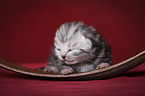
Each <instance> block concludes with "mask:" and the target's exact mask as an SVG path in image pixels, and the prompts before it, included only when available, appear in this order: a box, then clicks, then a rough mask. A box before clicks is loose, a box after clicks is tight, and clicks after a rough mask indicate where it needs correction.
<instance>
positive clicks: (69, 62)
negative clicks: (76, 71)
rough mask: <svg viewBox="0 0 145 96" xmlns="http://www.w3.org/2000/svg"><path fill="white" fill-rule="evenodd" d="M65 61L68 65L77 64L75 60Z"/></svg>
mask: <svg viewBox="0 0 145 96" xmlns="http://www.w3.org/2000/svg"><path fill="white" fill-rule="evenodd" d="M64 61H65V63H66V64H74V63H75V60H71V61H69V60H64Z"/></svg>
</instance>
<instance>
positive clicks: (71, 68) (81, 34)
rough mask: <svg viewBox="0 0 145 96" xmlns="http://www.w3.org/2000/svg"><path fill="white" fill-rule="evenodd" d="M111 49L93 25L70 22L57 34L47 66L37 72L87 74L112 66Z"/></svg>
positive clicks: (61, 27)
mask: <svg viewBox="0 0 145 96" xmlns="http://www.w3.org/2000/svg"><path fill="white" fill-rule="evenodd" d="M111 63H112V62H111V55H110V47H109V46H108V44H107V43H106V41H105V40H104V39H103V38H102V37H101V36H100V35H99V34H98V32H97V31H96V30H95V29H94V28H93V27H91V26H87V25H86V24H84V23H83V22H69V23H65V24H63V25H61V26H60V28H59V29H58V30H57V31H56V35H55V39H54V46H53V48H52V53H51V54H50V58H49V61H48V66H46V67H44V68H41V69H38V70H43V71H47V72H53V73H61V74H70V73H73V72H74V73H78V72H87V71H92V70H95V69H99V68H103V67H107V66H109V65H110V64H111Z"/></svg>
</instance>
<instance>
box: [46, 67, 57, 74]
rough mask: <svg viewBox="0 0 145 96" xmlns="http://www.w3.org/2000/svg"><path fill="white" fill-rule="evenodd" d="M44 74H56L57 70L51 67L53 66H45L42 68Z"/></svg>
mask: <svg viewBox="0 0 145 96" xmlns="http://www.w3.org/2000/svg"><path fill="white" fill-rule="evenodd" d="M43 71H45V72H53V73H58V72H59V71H58V69H57V68H56V67H53V66H46V67H44V70H43Z"/></svg>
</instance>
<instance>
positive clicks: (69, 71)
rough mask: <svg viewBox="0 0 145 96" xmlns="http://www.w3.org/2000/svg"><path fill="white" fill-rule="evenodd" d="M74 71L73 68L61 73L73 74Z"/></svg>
mask: <svg viewBox="0 0 145 96" xmlns="http://www.w3.org/2000/svg"><path fill="white" fill-rule="evenodd" d="M73 72H74V70H73V69H72V68H69V69H63V70H61V71H60V73H61V74H70V73H73Z"/></svg>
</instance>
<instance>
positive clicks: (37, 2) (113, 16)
mask: <svg viewBox="0 0 145 96" xmlns="http://www.w3.org/2000/svg"><path fill="white" fill-rule="evenodd" d="M0 13H1V15H0V22H1V23H0V24H1V25H0V56H1V57H4V58H6V59H9V60H11V61H14V62H46V61H47V58H48V56H49V53H50V48H51V45H52V44H53V38H54V34H55V31H56V29H57V28H58V27H59V26H60V25H61V24H63V23H65V22H70V21H83V22H85V23H86V24H89V25H92V26H94V27H95V28H96V29H98V31H99V33H100V34H101V35H102V36H103V37H104V38H105V39H106V40H107V41H108V43H109V44H110V45H111V48H112V56H113V61H114V62H119V61H122V60H124V59H126V58H129V57H131V56H133V55H135V54H137V53H138V52H140V51H142V50H144V49H145V43H144V41H145V27H144V26H145V1H144V0H0Z"/></svg>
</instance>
